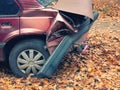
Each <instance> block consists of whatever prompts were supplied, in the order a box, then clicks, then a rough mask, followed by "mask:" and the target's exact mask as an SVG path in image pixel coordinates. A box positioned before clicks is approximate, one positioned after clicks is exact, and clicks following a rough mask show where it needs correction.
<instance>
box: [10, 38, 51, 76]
mask: <svg viewBox="0 0 120 90" xmlns="http://www.w3.org/2000/svg"><path fill="white" fill-rule="evenodd" d="M44 46H45V42H43V41H42V40H41V41H40V40H36V39H31V40H24V41H21V42H19V43H17V44H16V45H15V46H14V47H13V49H12V50H11V52H10V55H9V65H10V69H11V70H12V72H13V73H14V74H15V75H16V76H17V77H27V76H28V75H31V76H34V77H41V76H40V75H39V71H40V69H41V68H42V66H43V65H44V64H45V62H46V60H47V58H48V57H49V53H48V51H47V50H45V49H44Z"/></svg>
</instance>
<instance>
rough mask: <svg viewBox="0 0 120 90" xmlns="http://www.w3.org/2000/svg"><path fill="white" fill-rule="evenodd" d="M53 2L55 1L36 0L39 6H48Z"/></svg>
mask: <svg viewBox="0 0 120 90" xmlns="http://www.w3.org/2000/svg"><path fill="white" fill-rule="evenodd" d="M53 1H55V0H38V2H39V3H40V4H42V5H43V6H48V5H50V4H51V3H52V2H53Z"/></svg>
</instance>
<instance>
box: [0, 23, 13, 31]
mask: <svg viewBox="0 0 120 90" xmlns="http://www.w3.org/2000/svg"><path fill="white" fill-rule="evenodd" d="M1 28H2V29H10V28H12V24H11V23H9V22H4V23H1Z"/></svg>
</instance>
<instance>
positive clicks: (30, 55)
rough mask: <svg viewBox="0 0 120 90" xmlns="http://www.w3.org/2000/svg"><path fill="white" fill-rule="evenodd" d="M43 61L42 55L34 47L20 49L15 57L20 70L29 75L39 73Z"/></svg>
mask: <svg viewBox="0 0 120 90" xmlns="http://www.w3.org/2000/svg"><path fill="white" fill-rule="evenodd" d="M45 62H46V60H45V58H44V55H43V54H42V53H41V52H39V51H37V50H34V49H28V50H24V51H22V52H21V53H20V54H19V56H18V58H17V65H18V68H19V69H20V71H21V72H23V73H25V74H27V75H31V76H32V75H37V74H39V71H40V70H41V69H42V67H43V65H44V64H45Z"/></svg>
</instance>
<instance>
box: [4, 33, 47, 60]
mask: <svg viewBox="0 0 120 90" xmlns="http://www.w3.org/2000/svg"><path fill="white" fill-rule="evenodd" d="M29 39H39V40H41V39H42V40H44V41H45V40H46V36H45V35H25V36H18V37H16V38H13V39H11V40H9V41H8V42H7V43H6V45H5V47H4V48H3V54H4V56H3V57H4V59H5V61H8V60H9V54H10V51H11V49H12V48H13V47H14V46H15V45H16V44H17V43H18V42H21V41H23V40H29Z"/></svg>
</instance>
